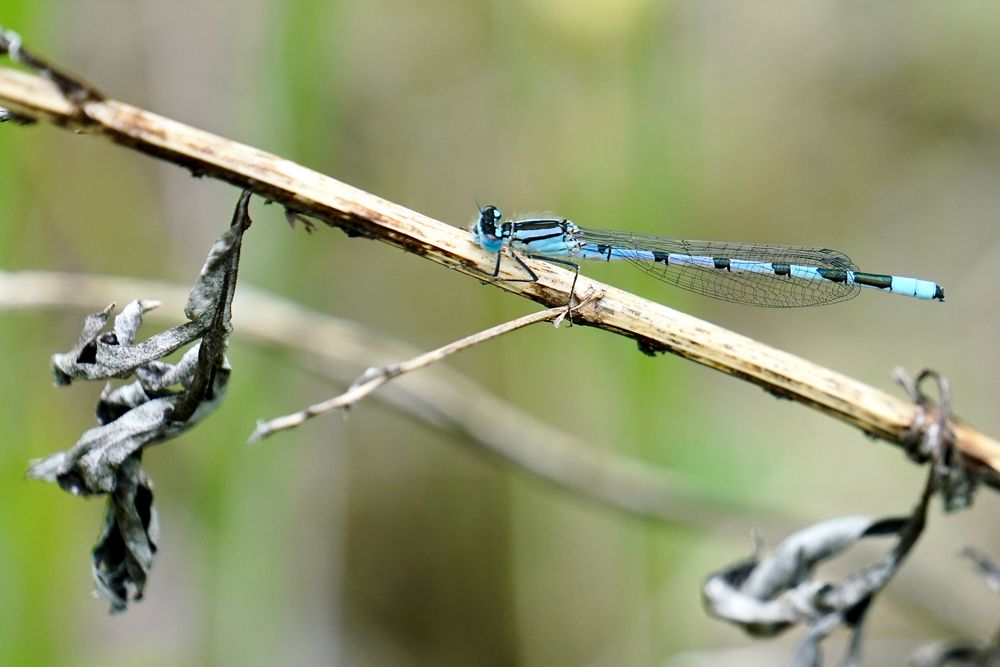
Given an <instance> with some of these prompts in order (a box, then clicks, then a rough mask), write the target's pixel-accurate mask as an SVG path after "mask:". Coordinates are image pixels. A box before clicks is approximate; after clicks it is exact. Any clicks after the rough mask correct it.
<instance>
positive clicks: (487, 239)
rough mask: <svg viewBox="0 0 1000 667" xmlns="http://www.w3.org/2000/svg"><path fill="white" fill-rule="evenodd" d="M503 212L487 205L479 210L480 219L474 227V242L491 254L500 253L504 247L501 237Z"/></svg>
mask: <svg viewBox="0 0 1000 667" xmlns="http://www.w3.org/2000/svg"><path fill="white" fill-rule="evenodd" d="M502 217H503V212H501V211H500V209H498V208H497V207H496V206H493V205H492V204H487V205H486V206H483V207H481V208H480V209H479V218H478V219H477V220H476V224H475V225H473V227H472V240H473V241H475V242H476V243H478V244H479V245H480V246H482V247H483V248H484V249H485V250H488V251H490V252H498V251H499V250H500V246H501V245H503V239H502V238H501V237H500V219H501V218H502Z"/></svg>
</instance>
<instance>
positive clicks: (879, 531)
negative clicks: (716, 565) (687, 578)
mask: <svg viewBox="0 0 1000 667" xmlns="http://www.w3.org/2000/svg"><path fill="white" fill-rule="evenodd" d="M937 479H938V475H936V474H935V472H934V471H933V470H931V471H930V472H929V474H928V478H927V483H926V485H925V488H924V491H923V494H922V495H921V498H920V501H919V503H918V504H917V506H916V507H915V508H914V510H913V512H912V513H911V515H910V516H907V517H893V518H888V519H882V520H876V519H871V518H868V517H843V518H838V519H833V520H830V521H824V522H822V523H818V524H815V525H813V526H809V527H808V528H805V529H803V530H801V531H799V532H797V533H795V534H793V535H791V536H790V537H788V538H786V539H785V540H783V541H782V542H781V543H780V544H778V546H777V547H775V548H774V550H772V551H771V553H770V554H767V555H765V556H761V555H759V554H755V555H754V556H752V557H751V558H749V559H747V560H744V561H742V562H740V563H737V564H735V565H733V566H731V567H728V568H726V569H724V570H721V571H719V572H717V573H715V574H713V575H711V576H710V577H709V578H708V580H707V581H706V582H705V584H704V586H703V587H702V596H703V599H704V603H705V606H706V608H707V609H708V611H709V613H711V614H712V615H714V616H716V617H718V618H721V619H723V620H726V621H729V622H730V623H733V624H735V625H738V626H740V627H741V628H742V629H743V630H744V631H745V632H747V633H748V634H750V635H753V636H760V637H769V636H773V635H776V634H779V633H781V632H784V631H785V630H787V629H789V628H791V627H792V626H794V625H804V626H806V636H805V637H804V638H803V639H802V640H801V642H800V643H799V648H798V650H797V651H796V654H795V657H794V658H793V661H792V664H793V665H796V666H799V665H801V666H803V667H805V666H809V667H813V666H818V665H821V664H822V660H823V654H822V650H821V646H820V643H821V642H822V640H823V639H825V638H826V637H827V636H828V635H829V634H830V633H831V632H833V631H834V630H836V629H837V628H838V627H846V628H847V629H849V630H850V631H851V633H852V634H851V641H850V644H849V647H848V650H847V652H846V654H845V656H844V658H843V660H842V661H841V663H840V664H841V665H856V664H860V662H859V661H860V654H861V631H862V628H863V622H864V618H865V615H866V613H867V611H868V609H869V607H870V605H871V602H872V600H873V598H874V597H875V596H876V595H877V594H878V593H879V591H881V590H882V589H883V588H884V587H885V585H886V584H887V583H888V582H889V580H890V579H891V578H892V576H893V575H894V574H895V573H896V571H897V570H898V568H899V566H900V565H901V563H902V562H903V560H904V559H905V557H906V555H907V554H908V553H909V551H910V549H911V548H912V547H913V545H914V544H915V543H916V541H917V539H918V537H919V536H920V534H921V532H922V530H923V528H924V525H925V522H926V516H927V506H928V503H929V501H930V498H931V497H932V496H933V494H934V492H935V490H936V488H937V486H936V480H937ZM873 537H895V538H896V544H895V545H894V546H893V547H892V548H891V549H890V550H889V551H888V552H887V553H886V555H885V556H884V557H882V558H881V559H879V560H878V561H876V562H874V563H872V564H870V565H868V566H866V567H863V568H861V569H859V570H858V571H856V572H854V573H852V574H850V575H848V576H846V577H844V578H843V579H841V580H840V581H834V582H831V581H824V580H821V579H818V578H816V577H815V570H816V568H817V567H818V566H819V565H821V564H822V563H824V562H826V561H828V560H830V559H831V558H833V557H835V556H837V555H839V554H841V553H843V552H844V551H845V550H846V549H848V548H849V547H851V546H853V545H854V544H856V543H857V542H859V541H860V540H863V539H867V538H873Z"/></svg>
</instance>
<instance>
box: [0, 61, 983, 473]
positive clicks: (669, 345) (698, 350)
mask: <svg viewBox="0 0 1000 667" xmlns="http://www.w3.org/2000/svg"><path fill="white" fill-rule="evenodd" d="M0 107H6V108H8V109H10V110H11V111H12V112H13V113H15V114H18V115H19V116H24V117H28V118H35V119H38V120H45V121H48V122H51V123H53V124H56V125H59V126H61V127H66V128H68V129H72V130H76V131H79V132H84V133H89V134H93V135H96V136H99V137H103V138H105V139H109V140H111V141H114V142H116V143H119V144H123V145H125V146H128V147H130V148H133V149H136V150H139V151H142V152H144V153H148V154H150V155H153V156H155V157H158V158H160V159H163V160H166V161H169V162H173V163H175V164H178V165H181V166H184V167H186V168H188V169H190V170H191V171H192V172H193V173H195V174H197V175H199V176H212V177H215V178H219V179H222V180H225V181H228V182H230V183H234V184H236V185H238V186H240V187H248V188H251V189H253V190H254V192H256V193H258V194H260V195H262V196H264V197H267V198H269V199H271V200H274V201H276V202H279V203H281V204H282V205H284V206H285V207H287V208H289V209H291V210H292V211H294V212H295V213H298V214H303V215H309V216H313V217H316V218H319V219H321V220H326V221H328V222H329V223H330V224H332V225H336V226H338V227H340V228H342V229H344V230H345V231H346V232H347V233H348V234H350V235H354V236H363V237H367V238H373V239H378V240H380V241H383V242H385V243H388V244H391V245H394V246H396V247H399V248H403V249H405V250H408V251H411V252H413V253H415V254H417V255H420V256H421V257H424V258H426V259H429V260H431V261H433V262H436V263H438V264H442V265H444V266H447V267H449V268H452V269H455V270H457V271H460V272H462V273H465V274H467V275H469V276H472V277H474V278H475V279H477V280H480V279H482V277H483V271H484V270H486V269H487V267H489V269H490V270H491V269H492V263H491V261H490V259H489V258H488V257H487V255H486V253H485V252H484V251H483V250H482V249H480V248H479V247H477V246H476V245H474V244H473V243H472V241H471V239H470V235H469V234H468V233H467V232H466V231H465V230H463V229H459V228H457V227H453V226H451V225H446V224H444V223H442V222H438V221H436V220H433V219H431V218H428V217H427V216H424V215H421V214H419V213H416V212H415V211H411V210H408V209H406V208H404V207H402V206H399V205H397V204H394V203H392V202H389V201H386V200H384V199H381V198H379V197H377V196H375V195H372V194H370V193H367V192H364V191H362V190H359V189H357V188H354V187H351V186H349V185H346V184H344V183H341V182H339V181H336V180H334V179H332V178H330V177H328V176H324V175H323V174H320V173H317V172H315V171H312V170H310V169H306V168H305V167H303V166H301V165H298V164H296V163H294V162H291V161H290V160H286V159H283V158H280V157H278V156H275V155H272V154H269V153H266V152H264V151H261V150H258V149H256V148H253V147H251V146H246V145H244V144H239V143H236V142H232V141H229V140H227V139H224V138H222V137H219V136H216V135H213V134H210V133H207V132H203V131H201V130H197V129H195V128H192V127H189V126H187V125H184V124H182V123H179V122H177V121H174V120H170V119H168V118H164V117H162V116H158V115H156V114H153V113H150V112H149V111H145V110H143V109H140V108H137V107H134V106H131V105H128V104H125V103H123V102H119V101H117V100H113V99H93V98H90V99H87V98H85V99H83V100H82V101H81V102H79V104H74V103H73V102H72V101H70V100H68V99H67V98H66V97H65V96H64V95H63V94H62V93H61V92H60V90H59V88H58V87H57V86H56V85H55V84H53V83H52V82H51V81H47V80H45V79H43V78H41V77H38V76H32V75H30V74H24V73H22V72H18V71H15V70H12V69H9V68H5V67H0ZM527 261H528V263H529V265H530V267H531V269H532V270H533V271H534V272H535V273H536V274H537V275H538V278H539V279H538V281H537V282H534V283H525V282H510V281H509V280H503V281H498V282H497V286H498V287H500V288H501V289H505V290H507V291H509V292H514V293H517V294H520V295H522V296H525V297H527V298H529V299H533V300H535V301H537V302H539V303H542V304H544V305H546V306H550V307H553V306H558V305H560V304H565V303H566V302H567V300H568V299H569V292H570V285H571V283H572V280H573V274H572V273H571V272H569V271H566V270H565V269H561V268H559V267H557V266H554V265H552V264H549V263H547V262H542V261H530V260H527ZM512 264H513V263H507V264H505V265H504V266H503V267H502V268H501V272H500V276H499V277H500V278H501V279H505V278H506V279H509V278H518V277H520V276H515V275H513V273H511V271H512ZM509 267H510V268H509ZM577 284H578V288H579V290H580V291H582V292H588V291H590V290H594V291H603V292H604V293H605V294H604V297H603V298H602V299H601V301H600V302H599V303H597V304H594V305H591V306H590V307H588V308H585V309H582V310H581V311H580V312H579V313H578V314H577V315H576V318H575V319H576V321H577V322H578V323H580V324H586V325H590V326H595V327H599V328H601V329H605V330H608V331H613V332H615V333H618V334H621V335H623V336H628V337H630V338H633V339H635V340H636V341H638V342H639V345H640V348H641V349H642V350H644V351H646V352H648V353H655V352H671V353H673V354H677V355H679V356H682V357H685V358H687V359H691V360H692V361H696V362H698V363H700V364H704V365H706V366H709V367H711V368H715V369H717V370H720V371H722V372H724V373H728V374H730V375H734V376H736V377H739V378H742V379H744V380H747V381H748V382H752V383H754V384H757V385H760V386H761V387H764V388H765V389H766V390H767V391H769V392H771V393H773V394H775V395H778V396H781V397H783V398H788V399H791V400H795V401H797V402H799V403H802V404H804V405H807V406H809V407H812V408H815V409H817V410H819V411H821V412H824V413H826V414H829V415H832V416H833V417H835V418H837V419H840V420H842V421H844V422H847V423H849V424H852V425H854V426H856V427H858V428H860V429H861V430H862V431H864V432H865V433H867V434H869V435H871V436H872V437H877V438H882V439H884V440H887V441H889V442H892V443H894V444H899V443H900V442H901V439H902V438H903V435H904V433H905V432H907V430H908V429H910V427H911V425H912V424H913V423H914V421H915V419H916V417H917V409H916V408H915V406H914V405H913V404H912V403H910V402H908V401H904V400H902V399H900V398H897V397H895V396H891V395H889V394H887V393H885V392H883V391H880V390H878V389H875V388H874V387H870V386H868V385H866V384H864V383H862V382H859V381H857V380H854V379H852V378H849V377H846V376H844V375H842V374H840V373H837V372H835V371H832V370H829V369H826V368H823V367H821V366H818V365H816V364H813V363H810V362H808V361H805V360H803V359H799V358H798V357H795V356H793V355H790V354H787V353H785V352H782V351H779V350H776V349H773V348H771V347H768V346H766V345H762V344H760V343H758V342H756V341H753V340H750V339H749V338H746V337H744V336H741V335H739V334H736V333H733V332H731V331H727V330H725V329H722V328H720V327H717V326H715V325H712V324H709V323H707V322H703V321H701V320H698V319H696V318H694V317H690V316H688V315H685V314H683V313H679V312H677V311H675V310H672V309H670V308H667V307H666V306H663V305H660V304H658V303H655V302H652V301H648V300H646V299H642V298H640V297H638V296H636V295H634V294H630V293H628V292H625V291H622V290H619V289H615V288H614V287H610V286H606V285H602V284H601V283H598V282H596V281H593V280H590V279H588V278H586V277H584V276H581V277H580V278H579V281H578V283H577ZM951 428H952V429H953V430H954V432H955V436H956V446H957V447H958V449H959V450H961V452H962V453H963V454H964V455H965V456H966V457H967V459H968V460H969V461H970V465H985V466H988V467H990V468H992V469H993V471H1000V442H997V441H996V440H994V439H993V438H990V437H988V436H986V435H984V434H983V433H980V432H979V431H976V430H975V429H973V428H971V427H969V426H968V425H966V424H964V423H962V422H960V421H953V422H952V424H951Z"/></svg>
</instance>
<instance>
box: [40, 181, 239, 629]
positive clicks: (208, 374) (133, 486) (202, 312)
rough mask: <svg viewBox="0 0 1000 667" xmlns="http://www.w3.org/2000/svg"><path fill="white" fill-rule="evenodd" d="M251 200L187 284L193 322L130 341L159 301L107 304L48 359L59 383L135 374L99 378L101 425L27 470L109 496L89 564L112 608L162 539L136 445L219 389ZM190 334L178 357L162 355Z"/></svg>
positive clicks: (137, 593)
mask: <svg viewBox="0 0 1000 667" xmlns="http://www.w3.org/2000/svg"><path fill="white" fill-rule="evenodd" d="M249 198H250V193H249V192H244V193H243V196H242V197H241V198H240V202H239V204H238V205H237V208H236V214H235V215H234V219H233V225H232V227H230V228H229V230H227V231H226V233H224V234H223V235H222V236H221V237H219V239H218V240H216V242H215V244H214V245H213V246H212V250H211V252H210V253H209V257H208V259H207V260H206V262H205V266H204V268H203V269H202V272H201V274H200V275H199V277H198V280H197V282H196V283H195V286H194V287H193V289H192V291H191V296H190V298H189V302H188V309H187V313H188V316H189V318H190V319H191V320H192V321H190V322H187V323H185V324H182V325H180V326H177V327H174V328H172V329H169V330H167V331H164V332H162V333H159V334H156V335H154V336H151V337H150V338H148V339H146V340H145V341H143V342H141V343H135V338H136V334H137V332H138V330H139V327H140V326H141V325H142V316H143V314H144V313H146V312H148V311H149V310H150V309H152V308H154V307H156V306H157V305H158V303H157V302H155V301H144V300H136V301H132V302H131V303H129V304H128V305H127V306H126V307H125V308H124V309H122V312H121V313H119V314H118V316H117V317H115V318H114V321H113V322H112V326H111V328H110V330H108V322H109V320H110V318H111V313H112V310H113V308H114V304H112V305H111V306H108V307H107V308H106V309H104V310H103V311H101V312H100V313H95V314H93V315H89V316H87V318H86V319H85V320H84V324H83V330H82V331H81V333H80V337H79V339H78V340H77V343H76V345H75V346H74V347H73V348H72V349H70V350H69V351H68V352H66V353H64V354H56V355H53V357H52V367H53V376H54V378H55V383H56V384H57V385H66V384H69V383H70V382H71V381H72V380H107V379H110V378H128V377H134V378H135V379H134V380H133V381H132V382H130V383H128V384H124V385H121V386H118V387H115V386H113V385H111V384H110V383H108V384H106V385H105V387H104V390H103V391H102V392H101V396H100V399H99V400H98V404H97V410H96V413H97V421H98V426H96V427H94V428H91V429H88V430H87V431H85V432H84V433H83V435H82V436H81V437H80V439H79V440H78V441H77V442H76V444H75V445H74V446H73V447H72V448H70V449H69V450H66V451H63V452H57V453H55V454H52V455H50V456H48V457H46V458H44V459H41V460H39V461H36V462H34V463H33V464H32V466H31V468H30V469H29V470H28V473H27V475H28V477H30V478H33V479H41V480H46V481H50V482H55V483H57V484H59V486H60V487H62V488H63V489H65V490H67V491H69V492H70V493H73V494H76V495H83V496H92V495H99V494H101V495H107V496H108V506H107V510H106V512H105V517H104V524H103V528H102V530H101V537H100V540H99V542H98V544H97V545H96V546H95V547H94V550H93V567H94V579H95V581H96V583H97V588H98V591H99V592H100V593H101V594H102V595H104V596H105V597H107V598H108V599H109V600H110V601H111V609H112V611H113V612H117V611H123V610H124V609H125V608H126V606H127V603H128V598H129V591H130V590H132V591H134V592H133V598H134V599H139V598H141V597H142V593H143V590H144V587H145V584H146V578H147V576H148V572H149V569H150V567H151V566H152V563H153V556H154V554H155V553H156V548H157V541H158V539H159V538H158V534H159V530H158V524H157V520H156V511H155V509H154V506H153V492H152V485H151V483H150V482H149V480H148V479H147V477H146V475H145V474H144V473H143V471H142V469H141V467H140V462H141V458H142V450H143V448H144V447H146V446H148V445H153V444H156V443H159V442H163V441H165V440H169V439H171V438H174V437H176V436H178V435H180V434H181V433H183V432H185V431H187V430H189V429H190V428H192V427H193V426H194V425H195V424H197V423H198V422H199V421H200V420H201V419H203V418H204V417H205V416H206V415H207V414H209V413H210V412H212V411H213V410H214V409H215V408H216V407H218V405H219V403H220V402H221V400H222V397H223V396H224V395H225V391H226V386H227V385H228V381H229V375H230V368H229V364H228V362H227V361H226V358H225V350H226V346H227V344H228V336H229V331H230V324H229V320H230V308H231V304H232V298H233V295H234V293H235V288H236V275H237V268H238V265H239V254H240V244H241V241H242V236H243V232H244V231H246V229H247V227H249V225H250V218H249V216H248V215H247V206H248V204H249ZM195 341H197V342H196V343H195V344H194V345H193V346H192V347H191V348H190V349H188V350H187V351H186V352H185V353H184V355H183V356H182V357H181V360H180V361H179V362H178V363H176V364H172V363H168V362H165V361H162V358H163V357H165V356H167V355H169V354H170V353H172V352H174V351H175V350H177V349H179V348H181V347H183V346H185V345H188V344H190V343H194V342H195Z"/></svg>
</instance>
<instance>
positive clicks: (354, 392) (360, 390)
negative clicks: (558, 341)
mask: <svg viewBox="0 0 1000 667" xmlns="http://www.w3.org/2000/svg"><path fill="white" fill-rule="evenodd" d="M596 298H599V295H597V294H590V295H588V296H587V297H585V298H584V299H583V301H581V302H580V303H579V304H577V305H576V306H574V307H573V308H572V309H571V311H569V313H570V314H571V313H572V312H575V311H576V310H579V309H580V308H582V307H583V306H585V305H587V304H588V303H590V302H591V301H593V300H594V299H596ZM566 315H567V310H566V308H565V307H561V308H549V309H548V310H543V311H540V312H537V313H531V314H530V315H525V316H523V317H519V318H517V319H515V320H511V321H509V322H504V323H503V324H499V325H497V326H495V327H490V328H489V329H486V330H485V331H480V332H478V333H474V334H472V335H471V336H466V337H465V338H461V339H459V340H456V341H454V342H452V343H448V344H447V345H445V346H443V347H439V348H437V349H436V350H431V351H430V352H425V353H424V354H421V355H419V356H416V357H414V358H413V359H409V360H407V361H404V362H402V363H399V364H393V365H391V366H379V367H375V368H369V369H368V370H367V371H365V372H364V373H363V374H362V375H361V377H359V378H358V379H357V380H355V381H354V383H353V384H351V386H350V388H348V390H347V391H345V392H344V393H343V394H341V395H339V396H335V397H333V398H331V399H329V400H326V401H323V402H321V403H316V404H314V405H310V406H309V407H308V408H306V409H304V410H300V411H299V412H294V413H292V414H290V415H284V416H282V417H275V418H274V419H271V420H269V421H266V422H260V423H259V424H257V428H256V429H255V430H254V432H253V433H252V434H251V435H250V442H259V441H260V440H262V439H264V438H266V437H267V436H269V435H272V434H273V433H276V432H277V431H286V430H288V429H291V428H296V427H297V426H301V425H302V424H304V423H305V422H306V421H307V420H309V419H312V418H313V417H318V416H319V415H322V414H326V413H327V412H332V411H334V410H342V409H347V408H350V407H352V406H353V405H355V404H356V403H357V402H358V401H360V400H361V399H363V398H365V397H366V396H368V395H369V394H370V393H372V392H373V391H375V390H376V389H378V388H379V387H381V386H382V385H384V384H385V383H386V382H388V381H389V380H392V379H393V378H397V377H399V376H400V375H404V374H405V373H409V372H411V371H415V370H418V369H420V368H424V367H426V366H430V365H431V364H434V363H437V362H439V361H441V360H443V359H445V358H447V357H450V356H451V355H453V354H455V353H456V352H461V351H462V350H466V349H468V348H470V347H473V346H475V345H479V344H480V343H485V342H486V341H488V340H492V339H494V338H496V337H498V336H502V335H504V334H507V333H510V332H512V331H517V330H518V329H522V328H524V327H526V326H529V325H531V324H537V323H538V322H549V321H551V322H554V323H555V325H556V326H559V324H560V322H562V319H563V318H564V317H565V316H566Z"/></svg>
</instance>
